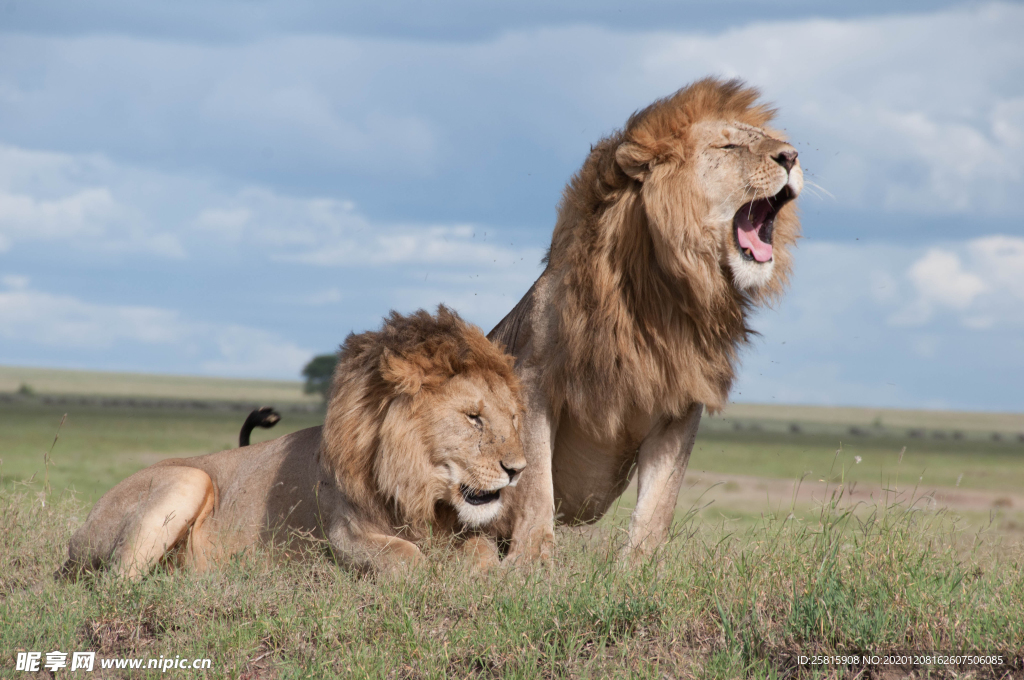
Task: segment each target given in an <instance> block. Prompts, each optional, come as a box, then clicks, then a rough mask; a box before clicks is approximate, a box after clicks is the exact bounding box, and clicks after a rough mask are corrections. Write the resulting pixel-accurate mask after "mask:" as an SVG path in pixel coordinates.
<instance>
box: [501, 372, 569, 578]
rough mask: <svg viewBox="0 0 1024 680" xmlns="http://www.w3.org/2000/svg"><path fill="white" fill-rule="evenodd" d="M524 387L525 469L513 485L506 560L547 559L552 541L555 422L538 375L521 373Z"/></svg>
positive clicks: (553, 537) (512, 561)
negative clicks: (552, 461)
mask: <svg viewBox="0 0 1024 680" xmlns="http://www.w3.org/2000/svg"><path fill="white" fill-rule="evenodd" d="M523 383H524V384H526V385H530V386H531V388H530V389H528V390H527V399H526V418H525V419H524V422H523V437H522V440H523V448H524V449H525V453H526V469H525V470H523V472H522V479H520V480H519V484H518V486H517V488H516V489H515V502H514V505H515V509H516V511H515V517H514V520H513V521H514V524H513V526H512V545H511V547H510V549H509V553H508V556H507V557H506V561H508V562H510V563H514V562H517V561H520V560H535V559H541V560H548V559H550V557H551V549H552V547H553V546H554V543H555V534H554V523H555V490H554V484H553V482H552V478H551V454H552V445H553V443H554V439H555V427H556V426H557V423H556V421H555V418H554V417H553V415H552V413H551V411H550V408H549V406H548V403H547V399H546V398H545V397H544V396H543V392H542V390H543V388H542V387H541V384H542V383H541V382H540V380H539V379H536V380H530V377H529V376H523Z"/></svg>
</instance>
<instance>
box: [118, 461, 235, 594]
mask: <svg viewBox="0 0 1024 680" xmlns="http://www.w3.org/2000/svg"><path fill="white" fill-rule="evenodd" d="M214 495H215V494H214V487H213V480H211V479H210V476H209V475H207V474H206V473H205V472H203V471H202V470H197V469H196V468H190V467H160V468H155V469H154V474H153V484H152V486H151V487H150V488H149V489H148V492H147V493H146V495H145V497H144V498H142V499H140V500H141V502H140V504H139V506H138V508H137V513H138V514H137V516H136V517H135V518H134V519H135V521H134V522H133V524H134V526H132V527H129V528H128V531H127V532H126V535H125V538H124V541H123V543H122V544H121V545H120V546H119V547H118V549H117V550H116V551H115V554H114V565H113V568H114V571H115V572H117V573H119V574H121V575H122V576H127V577H128V578H138V577H139V576H142V575H144V574H146V573H147V572H149V570H150V569H152V568H153V567H154V566H155V565H156V563H157V562H159V561H160V560H161V559H163V557H164V556H165V555H166V554H167V551H168V550H170V549H171V548H173V547H175V546H176V545H178V544H180V543H181V542H182V541H183V540H186V539H187V538H188V533H189V530H190V529H192V527H193V526H194V525H195V524H196V523H197V522H199V523H200V524H201V522H202V520H204V519H205V517H206V515H208V514H209V513H210V511H211V510H212V509H213V499H214ZM204 564H205V562H204Z"/></svg>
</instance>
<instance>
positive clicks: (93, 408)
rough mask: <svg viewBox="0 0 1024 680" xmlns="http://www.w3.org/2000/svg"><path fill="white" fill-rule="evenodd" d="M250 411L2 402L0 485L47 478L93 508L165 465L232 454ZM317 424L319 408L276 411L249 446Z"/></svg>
mask: <svg viewBox="0 0 1024 680" xmlns="http://www.w3.org/2000/svg"><path fill="white" fill-rule="evenodd" d="M250 408H251V405H237V406H234V407H233V406H232V405H224V404H220V405H218V404H211V405H208V407H207V408H186V407H181V406H177V407H162V408H161V407H147V406H135V407H126V406H121V407H105V406H99V405H97V404H96V403H88V402H86V403H78V402H71V403H63V404H47V403H44V402H43V401H41V400H39V399H24V400H10V401H0V461H2V465H0V479H2V480H3V481H4V482H5V483H6V484H7V485H9V484H10V483H11V482H12V481H21V480H25V479H29V478H32V477H33V476H34V477H35V480H36V481H38V482H41V481H42V480H43V479H44V477H46V475H47V474H48V475H49V482H50V486H51V488H53V489H57V490H61V489H65V488H73V489H75V490H76V491H78V493H79V494H81V498H82V499H83V500H84V501H86V502H89V503H91V502H94V501H96V500H98V499H99V497H100V496H101V495H102V494H103V493H105V492H106V491H107V490H108V489H110V488H111V487H112V486H114V485H115V484H116V483H117V482H119V481H120V480H122V479H124V478H125V477H127V476H129V475H131V474H132V473H134V472H136V471H138V470H140V469H142V468H144V467H146V466H148V465H152V464H153V463H155V462H157V461H159V460H161V459H163V458H171V457H175V456H196V455H201V454H205V453H212V452H214V451H221V450H223V449H229V448H234V447H235V446H237V445H238V431H239V429H240V428H241V426H242V422H243V421H244V420H245V417H246V415H248V413H249V409H250ZM65 414H67V418H66V420H64V423H63V424H61V419H62V418H63V417H64V415H65ZM322 423H323V413H322V411H321V410H319V409H317V408H314V409H308V407H304V408H303V409H292V410H289V409H282V419H281V422H280V423H278V425H277V426H276V427H274V428H273V429H272V430H261V429H257V430H255V431H254V432H253V434H252V441H253V442H258V441H263V440H265V439H271V438H273V437H279V436H281V435H283V434H286V433H288V432H292V431H294V430H299V429H302V428H305V427H312V426H314V425H320V424H322ZM58 430H59V432H58ZM55 436H56V437H58V439H57V442H56V444H54V437H55ZM51 446H52V448H53V453H52V456H51V460H52V464H51V465H50V466H49V471H47V468H46V466H45V465H44V458H45V456H46V454H47V453H48V452H49V451H50V449H51Z"/></svg>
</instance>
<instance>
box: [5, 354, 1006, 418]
mask: <svg viewBox="0 0 1024 680" xmlns="http://www.w3.org/2000/svg"><path fill="white" fill-rule="evenodd" d="M6 369H15V370H17V369H24V370H32V371H51V372H55V373H61V372H65V373H94V374H107V375H120V376H131V377H137V378H147V377H154V378H180V379H182V380H199V381H204V380H205V381H211V382H215V381H224V382H226V383H232V382H235V383H270V384H287V385H289V386H294V387H297V388H300V389H301V388H302V386H303V384H304V382H305V381H303V380H302V379H301V378H297V379H287V378H250V377H237V376H219V375H204V374H187V373H161V372H147V371H118V370H103V369H95V368H65V367H59V366H23V365H12V364H0V386H2V385H4V378H5V375H4V372H5V370H6ZM9 386H10V385H8V387H9ZM29 387H33V386H32V385H29ZM16 389H17V387H15V390H16ZM33 389H34V388H33ZM0 392H3V390H2V389H0ZM6 394H11V392H10V391H7V392H6ZM39 394H41V395H44V396H45V395H58V394H66V395H69V396H89V395H88V394H82V393H78V392H40V393H39ZM99 394H102V393H99ZM140 396H145V395H140ZM305 396H308V398H309V400H311V401H314V400H317V399H319V398H320V397H319V395H305ZM728 404H729V405H730V406H732V405H735V406H740V407H742V406H757V407H761V406H767V407H778V408H801V409H812V410H818V409H820V410H825V409H833V410H842V409H849V410H856V411H892V412H906V413H914V412H925V413H970V414H991V415H1008V416H1014V415H1020V416H1021V424H1020V427H1021V429H1022V431H1024V412H1022V411H992V410H984V409H941V408H899V407H886V406H871V405H865V404H801V403H788V402H778V401H773V402H763V401H738V400H735V399H730V400H729V402H728ZM726 409H727V410H728V406H727V407H726ZM712 417H714V416H712Z"/></svg>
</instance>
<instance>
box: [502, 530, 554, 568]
mask: <svg viewBox="0 0 1024 680" xmlns="http://www.w3.org/2000/svg"><path fill="white" fill-rule="evenodd" d="M554 550H555V533H554V532H553V531H552V530H551V527H533V528H532V529H531V530H530V532H529V533H528V534H527V535H526V537H525V539H524V540H520V541H515V540H513V544H512V550H510V551H509V553H508V556H507V557H506V558H505V564H507V565H509V566H513V565H519V564H528V563H531V562H540V563H541V564H547V563H549V562H550V561H551V555H552V553H553V552H554Z"/></svg>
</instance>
